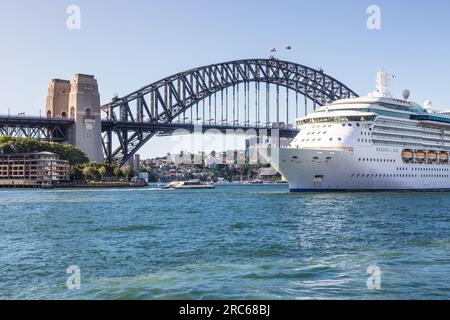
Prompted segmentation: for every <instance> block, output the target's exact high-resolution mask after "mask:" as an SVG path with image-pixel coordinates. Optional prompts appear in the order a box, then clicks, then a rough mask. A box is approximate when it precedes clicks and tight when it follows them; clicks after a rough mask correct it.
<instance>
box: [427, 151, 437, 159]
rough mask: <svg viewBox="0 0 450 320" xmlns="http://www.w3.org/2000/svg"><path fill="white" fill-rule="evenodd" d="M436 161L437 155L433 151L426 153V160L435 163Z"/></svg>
mask: <svg viewBox="0 0 450 320" xmlns="http://www.w3.org/2000/svg"><path fill="white" fill-rule="evenodd" d="M436 159H437V154H436V153H434V152H433V151H430V152H428V160H430V161H435V160H436Z"/></svg>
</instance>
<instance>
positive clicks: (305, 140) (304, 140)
mask: <svg viewBox="0 0 450 320" xmlns="http://www.w3.org/2000/svg"><path fill="white" fill-rule="evenodd" d="M329 140H330V141H333V138H330V139H329ZM308 141H310V139H302V142H308ZM311 141H312V142H314V141H317V142H319V141H322V138H317V139H316V138H314V139H311ZM337 141H342V138H337Z"/></svg>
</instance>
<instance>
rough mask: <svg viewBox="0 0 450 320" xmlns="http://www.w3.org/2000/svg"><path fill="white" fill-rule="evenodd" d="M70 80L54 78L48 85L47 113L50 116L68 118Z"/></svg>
mask: <svg viewBox="0 0 450 320" xmlns="http://www.w3.org/2000/svg"><path fill="white" fill-rule="evenodd" d="M69 93H70V81H68V80H61V79H53V80H52V81H51V82H50V85H49V86H48V95H47V101H46V104H45V115H46V117H48V118H67V117H68V116H69Z"/></svg>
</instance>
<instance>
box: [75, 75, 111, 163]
mask: <svg viewBox="0 0 450 320" xmlns="http://www.w3.org/2000/svg"><path fill="white" fill-rule="evenodd" d="M68 112H69V118H72V119H74V120H75V125H74V127H73V131H72V134H71V141H70V143H71V144H73V145H75V146H77V147H78V148H80V149H81V150H83V151H84V152H85V153H86V155H87V156H88V158H89V160H90V161H95V162H102V161H103V160H104V158H103V148H102V124H101V115H100V94H99V91H98V85H97V80H96V79H95V78H94V76H91V75H85V74H77V75H75V77H74V78H73V79H72V81H71V82H70V94H69V101H68Z"/></svg>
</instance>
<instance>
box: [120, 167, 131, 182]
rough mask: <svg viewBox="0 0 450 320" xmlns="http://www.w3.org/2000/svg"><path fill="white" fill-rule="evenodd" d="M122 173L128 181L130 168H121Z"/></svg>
mask: <svg viewBox="0 0 450 320" xmlns="http://www.w3.org/2000/svg"><path fill="white" fill-rule="evenodd" d="M122 173H123V175H124V176H125V177H126V178H127V181H130V175H131V169H130V168H129V167H125V168H123V169H122Z"/></svg>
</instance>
